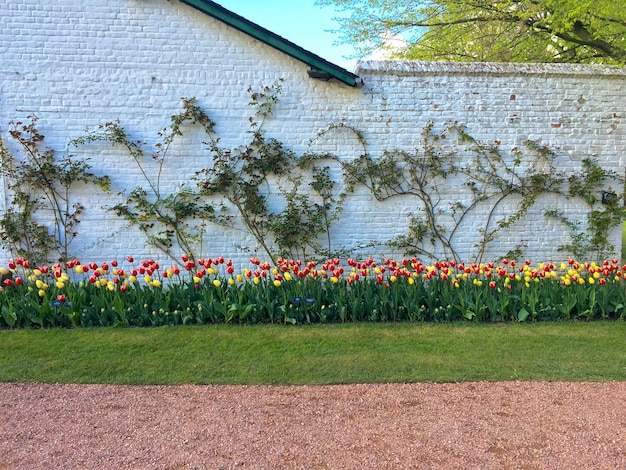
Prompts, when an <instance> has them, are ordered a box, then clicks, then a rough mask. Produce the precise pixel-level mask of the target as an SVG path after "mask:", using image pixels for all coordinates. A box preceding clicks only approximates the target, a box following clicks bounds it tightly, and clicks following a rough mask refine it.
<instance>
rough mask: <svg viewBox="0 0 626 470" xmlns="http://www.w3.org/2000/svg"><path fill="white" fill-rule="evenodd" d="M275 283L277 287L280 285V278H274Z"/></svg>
mask: <svg viewBox="0 0 626 470" xmlns="http://www.w3.org/2000/svg"><path fill="white" fill-rule="evenodd" d="M274 285H275V286H276V287H280V281H279V280H278V279H274Z"/></svg>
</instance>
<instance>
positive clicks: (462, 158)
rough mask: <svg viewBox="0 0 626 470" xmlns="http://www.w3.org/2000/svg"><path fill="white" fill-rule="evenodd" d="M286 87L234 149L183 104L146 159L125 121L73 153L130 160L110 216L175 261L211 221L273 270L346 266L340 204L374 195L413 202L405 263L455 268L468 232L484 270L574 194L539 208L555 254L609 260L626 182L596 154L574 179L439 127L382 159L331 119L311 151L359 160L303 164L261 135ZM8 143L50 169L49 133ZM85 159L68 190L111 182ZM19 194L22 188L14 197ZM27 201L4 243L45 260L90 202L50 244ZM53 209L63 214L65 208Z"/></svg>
mask: <svg viewBox="0 0 626 470" xmlns="http://www.w3.org/2000/svg"><path fill="white" fill-rule="evenodd" d="M281 91H282V83H281V81H278V82H276V83H275V84H274V85H272V86H269V87H263V88H262V89H260V90H258V91H255V90H252V89H249V90H248V92H249V94H250V106H251V108H252V109H253V113H252V116H250V118H249V120H248V124H247V126H248V132H247V133H246V135H247V136H248V137H247V139H246V140H245V141H244V142H242V143H241V144H240V145H238V146H236V147H228V146H225V145H224V144H223V143H222V141H221V139H220V138H219V136H218V133H217V129H216V124H215V123H214V122H213V121H212V120H211V119H210V118H209V116H208V114H207V113H206V112H205V111H204V110H203V109H202V108H201V106H200V105H199V104H198V103H197V101H196V99H194V98H189V99H186V98H183V99H182V111H181V112H180V113H178V114H175V115H173V116H171V118H170V124H169V126H168V127H166V128H164V129H163V130H161V131H160V132H158V137H159V142H158V143H157V144H156V146H155V150H154V151H153V152H151V153H147V152H146V151H145V150H144V147H145V143H143V142H142V141H140V140H133V139H132V138H131V137H130V135H129V134H128V133H127V132H126V130H125V129H124V128H123V127H122V125H121V123H120V122H119V121H113V122H107V123H105V124H103V125H101V126H99V127H98V128H97V129H94V130H92V131H90V132H88V133H87V134H86V135H84V136H82V137H79V138H78V139H75V140H74V141H72V144H73V145H74V146H75V147H78V146H80V145H87V144H89V143H91V142H98V141H104V142H109V143H113V144H114V145H116V146H118V147H121V148H124V149H125V150H126V151H127V153H128V155H129V156H130V157H131V159H132V161H133V162H134V163H135V165H136V166H137V168H138V169H139V172H140V174H141V175H142V177H143V179H144V183H143V184H140V185H138V186H136V187H135V188H132V189H131V190H130V191H123V192H122V193H121V194H122V196H123V199H124V200H123V201H122V202H120V203H118V204H116V205H114V206H113V207H111V210H112V211H113V212H114V213H115V214H116V215H118V216H119V217H122V218H123V219H125V220H126V221H127V222H128V223H129V225H132V226H135V227H137V228H138V229H139V230H140V231H141V232H142V233H143V234H144V235H145V237H146V240H147V242H148V244H150V245H151V246H153V247H155V248H157V249H159V250H161V251H162V252H163V253H166V254H167V255H168V256H170V257H171V258H172V259H176V260H178V259H179V257H180V255H181V252H182V253H184V254H186V255H187V256H189V257H191V258H192V259H193V256H194V254H195V253H201V252H202V243H203V239H204V237H205V235H206V234H207V232H208V227H209V226H210V225H211V224H218V225H226V226H229V227H231V228H234V229H238V230H243V231H244V232H245V233H244V234H243V235H246V234H247V235H251V236H252V238H253V239H254V241H255V243H256V245H257V246H256V247H245V246H242V247H241V248H242V249H248V248H250V249H251V250H253V251H254V252H256V251H257V250H259V249H260V250H262V251H264V252H265V253H266V254H267V256H269V257H270V258H271V259H273V260H277V259H278V257H290V258H299V259H315V258H322V257H326V258H328V257H334V256H339V255H341V256H350V255H351V252H350V249H346V248H345V247H342V246H338V245H337V243H335V241H334V239H333V236H332V229H333V223H334V222H336V221H337V220H338V219H340V218H341V217H342V210H343V207H344V203H345V201H346V199H347V198H348V197H350V195H351V194H353V193H354V192H355V191H356V190H357V189H358V188H359V187H364V188H367V190H369V192H370V193H371V195H372V198H373V199H375V200H377V201H389V200H391V199H393V198H403V200H404V201H409V202H408V203H405V204H406V205H407V206H410V207H412V208H413V209H412V212H411V214H410V217H409V222H408V225H407V228H406V231H405V233H404V234H401V235H400V236H396V237H394V238H392V239H390V240H381V241H380V242H383V243H386V244H387V245H389V246H390V247H392V248H394V249H401V250H403V251H405V252H406V253H407V254H410V255H411V256H419V257H426V258H431V259H443V258H448V259H459V260H460V259H462V258H463V257H464V256H462V255H461V253H463V254H466V253H467V247H462V250H463V251H461V248H459V246H460V241H461V239H462V238H463V235H464V234H465V233H466V232H467V230H468V227H470V228H471V230H473V231H474V233H475V234H476V235H478V237H477V238H478V241H477V242H476V243H475V245H474V246H473V254H472V256H473V257H474V261H477V262H480V261H482V260H483V258H484V257H485V256H487V255H489V256H491V255H492V252H493V251H494V250H493V249H492V250H491V251H489V249H490V247H492V246H494V245H495V246H500V245H498V243H499V241H500V240H501V239H502V237H503V236H507V237H508V239H509V240H510V239H513V238H514V237H515V233H514V232H515V228H516V227H518V226H519V224H520V223H523V222H525V221H527V219H528V215H529V211H530V210H531V209H532V208H534V207H535V206H536V205H537V202H538V201H539V200H540V198H541V197H542V196H545V195H553V196H558V198H559V200H560V198H566V199H569V200H571V201H575V203H576V204H584V205H585V207H586V209H587V210H586V212H587V217H586V220H584V221H580V220H570V219H569V218H568V217H567V215H566V212H565V211H563V210H561V209H560V208H558V207H557V208H554V209H551V210H547V211H544V212H543V214H542V215H543V216H545V217H547V218H549V219H552V220H554V221H556V222H557V223H560V224H562V225H563V227H565V228H566V229H567V230H568V231H569V233H570V242H569V243H566V244H563V246H560V247H559V249H561V250H563V251H566V252H568V253H571V254H573V255H575V256H576V257H578V258H587V259H590V258H594V257H597V258H602V257H606V256H608V255H609V254H612V252H613V249H614V247H613V246H612V245H611V243H610V240H609V234H610V232H611V230H612V229H613V228H615V227H616V226H617V225H618V224H619V223H620V222H621V221H622V220H623V215H624V211H623V206H622V200H623V197H624V196H623V194H621V193H619V194H618V193H617V192H610V193H606V194H604V195H603V194H602V191H603V190H604V189H605V188H608V187H609V186H610V187H620V188H621V187H623V178H621V177H620V176H619V175H617V174H615V173H613V172H609V171H605V170H604V169H602V168H601V166H600V165H599V164H598V162H597V161H595V160H594V159H592V158H584V159H583V160H582V167H581V169H580V170H578V171H575V170H571V169H570V170H567V171H566V170H564V169H561V168H559V166H558V165H557V161H558V150H557V149H554V148H551V147H549V146H546V145H543V144H541V143H539V142H536V141H532V140H528V141H526V142H524V143H523V144H522V145H520V146H519V147H518V148H514V149H512V150H510V151H504V150H503V149H502V146H501V143H500V142H498V141H494V142H493V143H489V144H486V143H483V142H481V141H479V140H477V139H475V138H474V137H473V136H471V135H470V134H469V132H468V131H467V129H466V127H465V126H464V125H462V124H460V123H458V122H455V121H450V122H448V123H446V124H445V125H444V126H443V128H442V129H438V128H436V126H435V124H434V123H429V124H427V125H426V127H425V128H424V129H423V131H422V135H421V141H420V144H419V146H418V148H416V149H415V150H414V151H406V150H398V149H390V150H386V151H383V152H382V154H381V155H377V156H372V155H371V154H370V153H369V151H368V148H369V146H368V143H367V141H366V139H365V137H364V135H363V134H362V133H361V132H360V131H359V130H358V129H357V128H356V127H354V126H350V125H348V124H346V123H333V124H330V125H329V126H328V127H327V128H325V129H323V130H321V131H320V132H318V133H317V134H316V135H315V136H314V137H313V139H311V141H310V142H309V148H313V147H314V145H313V144H314V143H316V142H320V141H322V142H323V141H324V140H325V139H327V138H330V134H331V133H332V132H335V131H340V132H346V133H348V134H351V135H352V137H353V138H354V140H353V141H354V142H357V146H356V147H353V151H354V152H355V153H358V155H353V158H352V159H346V158H345V157H344V158H340V157H338V156H337V155H334V154H331V153H315V152H313V151H306V152H305V153H304V154H302V155H297V154H296V153H295V152H293V151H292V150H290V149H289V148H288V147H287V146H286V145H285V144H284V143H283V142H281V141H280V140H278V139H276V138H273V137H270V136H268V135H267V133H266V131H265V123H266V122H267V121H268V120H269V119H270V118H271V117H272V114H273V112H274V108H275V105H276V103H277V102H278V99H279V95H280V93H281ZM192 128H195V129H196V130H198V129H199V130H201V132H202V133H203V136H204V137H205V138H206V139H205V142H204V144H203V145H204V146H205V149H204V151H205V155H206V156H207V158H206V159H205V161H207V162H208V163H209V164H208V165H207V166H206V167H205V168H198V169H197V170H196V171H195V177H194V178H193V179H192V180H191V181H189V182H187V183H185V184H182V183H181V184H180V185H179V186H177V187H175V188H172V184H171V183H170V182H168V183H167V184H165V182H164V181H163V173H164V170H165V169H166V167H168V165H170V166H171V165H173V164H174V163H172V153H175V152H176V151H177V150H176V148H175V147H173V143H174V141H175V140H176V139H177V138H178V137H181V136H183V133H184V132H187V130H190V129H192ZM11 135H12V136H13V137H14V138H16V139H18V141H20V139H22V140H21V141H20V143H21V144H22V146H23V147H24V148H25V150H26V151H27V153H28V154H29V155H31V157H37V158H39V159H40V160H41V161H42V162H47V160H46V159H47V158H51V157H50V155H49V154H48V151H45V152H41V151H39V150H38V145H39V141H40V139H41V138H42V137H41V136H39V134H38V132H37V131H36V129H35V126H34V121H33V123H32V124H31V126H30V127H29V126H24V127H23V128H22V129H21V130H20V129H17V128H16V129H14V130H13V131H12V134H11ZM1 143H2V142H1V141H0V144H1ZM359 146H360V148H359ZM0 151H2V155H3V156H4V157H3V158H5V157H6V158H8V157H7V156H8V155H9V154H8V152H7V151H6V149H5V147H4V146H3V147H0ZM34 161H39V160H37V159H35V160H34ZM80 162H81V163H80V164H79V163H78V161H77V160H75V159H74V160H72V159H67V160H61V161H60V163H58V164H57V165H58V167H55V168H57V170H59V168H60V169H62V170H63V172H65V173H63V172H61V173H56V174H55V175H53V179H54V178H56V179H57V180H59V181H61V182H62V183H63V184H65V185H67V187H68V188H69V187H70V186H71V185H72V184H73V183H74V182H76V181H85V182H87V181H88V182H92V183H96V184H99V185H101V186H102V187H105V186H107V185H108V180H107V179H98V178H95V177H94V176H93V175H91V174H90V173H89V172H88V171H87V170H88V168H89V167H88V165H87V164H86V162H85V161H80ZM49 163H50V162H48V163H46V165H48V164H49ZM4 166H6V167H7V168H9V166H7V164H4ZM331 167H332V169H331ZM46 168H48V167H47V166H46ZM57 170H55V171H57ZM23 171H25V172H26V173H24V174H26V175H30V173H32V171H31V168H30V167H24V168H23ZM59 171H60V170H59ZM21 176H23V174H22V173H13V174H12V175H11V178H13V181H15V180H16V177H21ZM37 181H38V182H35V181H31V182H30V183H29V184H35V183H36V184H39V185H40V189H41V186H42V183H41V181H43V182H44V183H46V180H45V179H44V180H41V181H40V180H37ZM46 184H47V183H46ZM63 184H62V185H61V186H62V187H65V186H63ZM43 186H44V187H45V184H43ZM16 187H17V186H16V185H15V184H14V185H13V186H12V189H14V188H16ZM55 187H56V186H55ZM451 188H452V189H451ZM20 191H21V192H19V191H18V192H15V194H16V197H15V199H14V201H13V205H14V206H16V207H18V206H19V208H20V211H19V213H18V211H15V210H9V211H7V213H6V214H5V215H4V218H3V221H2V223H3V227H4V230H5V236H6V233H8V232H11V231H13V232H16V231H17V229H15V228H13V229H11V230H7V227H9V228H10V227H18V226H19V227H21V229H20V230H19V232H20V233H21V234H23V235H21V237H22V238H19V237H18V238H10V237H7V238H5V241H6V240H9V242H7V243H12V244H13V245H15V246H17V245H16V244H21V245H22V246H23V247H24V248H22V251H24V250H29V251H40V252H42V253H44V252H45V253H47V252H46V251H45V249H44V248H45V247H46V246H51V243H52V242H51V240H52V239H54V240H66V239H67V237H65V238H64V236H63V233H69V232H70V231H71V229H72V228H73V227H74V226H75V224H76V223H77V221H78V216H79V215H80V213H81V210H82V206H80V205H77V206H74V210H73V211H69V210H68V209H65V210H60V211H59V212H58V214H59V215H58V221H59V223H57V226H60V227H62V231H61V232H58V233H57V234H56V236H54V235H51V234H50V233H48V232H47V231H46V230H45V227H41V226H38V225H37V224H36V223H35V222H34V220H35V218H34V213H35V211H36V210H39V209H40V207H41V206H40V204H41V200H40V199H36V198H35V199H33V198H31V196H30V194H31V193H32V192H31V191H30V190H29V189H28V186H23V187H22V188H21V189H20ZM42 191H43V190H42ZM605 192H606V191H605ZM42 194H44V196H45V197H46V198H47V201H48V203H49V204H52V205H54V204H56V203H55V199H54V198H55V197H57V196H56V194H57V193H50V195H48V193H45V192H43V193H42ZM59 194H61V193H59ZM609 196H610V197H609ZM58 200H59V201H61V202H63V201H65V203H66V204H67V203H68V201H69V198H68V197H66V196H63V197H61V198H60V199H58ZM485 214H486V215H485ZM18 215H19V217H18ZM349 216H353V215H352V214H350V215H349ZM20 217H21V218H20ZM11 224H14V225H11ZM16 224H17V225H16ZM27 228H30V230H26V229H27ZM62 232H63V233H62ZM26 234H28V235H26ZM372 235H373V234H364V236H372ZM50 237H52V238H50ZM243 238H245V237H242V239H243ZM65 248H67V246H65ZM524 249H525V245H524V240H517V242H516V245H515V246H514V247H513V248H512V249H510V250H509V251H508V252H506V253H501V256H502V257H520V256H522V253H523V250H524ZM65 251H67V250H65ZM65 254H66V255H67V253H65Z"/></svg>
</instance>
